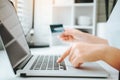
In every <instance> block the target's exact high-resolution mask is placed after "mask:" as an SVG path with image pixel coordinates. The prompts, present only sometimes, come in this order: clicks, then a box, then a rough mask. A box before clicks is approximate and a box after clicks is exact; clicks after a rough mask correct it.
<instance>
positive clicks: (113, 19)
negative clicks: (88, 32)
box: [105, 0, 120, 48]
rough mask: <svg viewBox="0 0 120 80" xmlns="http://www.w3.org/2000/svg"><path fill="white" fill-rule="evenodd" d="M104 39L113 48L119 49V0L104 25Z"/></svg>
mask: <svg viewBox="0 0 120 80" xmlns="http://www.w3.org/2000/svg"><path fill="white" fill-rule="evenodd" d="M106 27H107V28H106V32H105V35H106V39H107V40H108V41H109V44H110V45H111V46H113V47H116V48H120V0H118V2H117V3H116V6H115V7H114V9H113V12H112V13H111V15H110V18H109V20H108V21H107V25H106Z"/></svg>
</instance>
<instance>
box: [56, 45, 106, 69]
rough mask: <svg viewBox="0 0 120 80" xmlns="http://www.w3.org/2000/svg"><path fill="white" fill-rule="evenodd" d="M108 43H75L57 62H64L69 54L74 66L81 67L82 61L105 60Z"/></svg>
mask: <svg viewBox="0 0 120 80" xmlns="http://www.w3.org/2000/svg"><path fill="white" fill-rule="evenodd" d="M106 47H107V45H103V44H89V43H75V44H73V46H72V47H71V48H70V49H68V50H67V51H66V52H65V53H64V54H63V55H62V56H61V57H60V58H59V59H58V60H57V62H58V63H60V62H62V61H63V60H64V59H65V58H66V57H67V56H68V55H69V61H70V62H71V63H72V65H73V66H74V67H80V65H81V64H82V63H85V62H94V61H98V60H103V59H104V55H105V51H106Z"/></svg>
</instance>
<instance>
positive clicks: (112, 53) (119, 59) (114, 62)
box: [103, 47, 120, 70]
mask: <svg viewBox="0 0 120 80" xmlns="http://www.w3.org/2000/svg"><path fill="white" fill-rule="evenodd" d="M103 55H105V56H104V58H103V60H104V61H105V62H106V63H108V64H109V65H111V66H112V67H114V68H116V69H117V70H120V49H117V48H113V47H107V48H106V51H105V53H104V54H103Z"/></svg>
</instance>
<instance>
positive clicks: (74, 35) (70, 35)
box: [60, 29, 80, 42]
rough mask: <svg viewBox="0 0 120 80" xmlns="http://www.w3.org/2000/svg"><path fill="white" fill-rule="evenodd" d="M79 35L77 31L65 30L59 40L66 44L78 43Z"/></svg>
mask: <svg viewBox="0 0 120 80" xmlns="http://www.w3.org/2000/svg"><path fill="white" fill-rule="evenodd" d="M79 34H80V31H79V30H77V29H66V30H65V32H63V33H62V34H61V35H60V39H61V40H63V41H67V42H76V41H79V39H78V38H79V36H80V35H79Z"/></svg>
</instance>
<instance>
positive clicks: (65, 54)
mask: <svg viewBox="0 0 120 80" xmlns="http://www.w3.org/2000/svg"><path fill="white" fill-rule="evenodd" d="M70 51H71V48H69V49H68V50H67V51H65V53H64V54H63V55H61V57H59V58H58V60H57V62H58V63H61V62H62V61H63V60H64V59H65V58H66V57H67V56H68V55H69V54H70Z"/></svg>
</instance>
